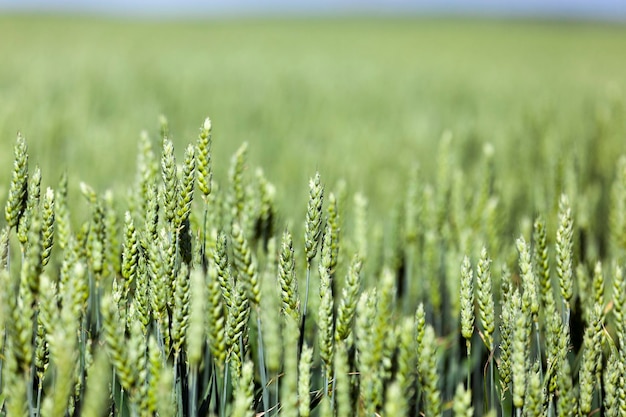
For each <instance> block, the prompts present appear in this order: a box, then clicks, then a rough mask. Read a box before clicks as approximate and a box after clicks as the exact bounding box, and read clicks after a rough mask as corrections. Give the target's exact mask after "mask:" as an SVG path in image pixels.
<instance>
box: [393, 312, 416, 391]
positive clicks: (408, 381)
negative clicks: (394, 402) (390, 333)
mask: <svg viewBox="0 0 626 417" xmlns="http://www.w3.org/2000/svg"><path fill="white" fill-rule="evenodd" d="M396 337H397V338H398V354H397V362H398V370H397V371H396V376H395V377H396V382H397V383H398V384H399V385H400V389H401V392H402V395H403V397H404V398H411V397H412V396H413V391H414V384H415V369H416V358H417V353H416V352H417V351H416V346H415V320H414V318H413V317H411V316H409V317H405V318H404V319H403V320H402V322H401V323H399V324H398V325H397V328H396Z"/></svg>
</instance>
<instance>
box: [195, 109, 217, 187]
mask: <svg viewBox="0 0 626 417" xmlns="http://www.w3.org/2000/svg"><path fill="white" fill-rule="evenodd" d="M211 133H212V126H211V119H209V118H208V117H207V118H206V119H204V123H202V127H201V128H200V134H199V135H198V140H197V142H196V162H197V168H198V188H199V189H200V192H202V195H203V198H205V199H206V198H207V197H208V195H209V194H211V187H212V182H213V170H212V166H211V144H212V143H213V140H212V138H211Z"/></svg>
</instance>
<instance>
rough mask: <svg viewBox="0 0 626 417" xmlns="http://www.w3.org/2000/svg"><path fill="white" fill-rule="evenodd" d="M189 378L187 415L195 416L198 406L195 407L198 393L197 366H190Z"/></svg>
mask: <svg viewBox="0 0 626 417" xmlns="http://www.w3.org/2000/svg"><path fill="white" fill-rule="evenodd" d="M190 378H191V383H190V384H189V385H190V388H189V415H190V416H191V417H197V415H198V409H197V408H198V407H197V401H196V398H197V394H198V384H197V382H198V367H197V366H192V367H191V369H190Z"/></svg>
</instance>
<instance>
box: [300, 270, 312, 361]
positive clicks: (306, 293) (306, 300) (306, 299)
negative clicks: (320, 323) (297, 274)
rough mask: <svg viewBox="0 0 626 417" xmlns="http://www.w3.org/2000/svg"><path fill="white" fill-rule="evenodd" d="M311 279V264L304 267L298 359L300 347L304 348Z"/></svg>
mask: <svg viewBox="0 0 626 417" xmlns="http://www.w3.org/2000/svg"><path fill="white" fill-rule="evenodd" d="M310 279H311V264H310V263H307V266H306V289H305V290H304V307H303V308H302V324H300V339H299V340H298V358H299V357H300V353H301V352H302V346H304V330H305V326H306V310H307V308H306V307H307V304H309V280H310Z"/></svg>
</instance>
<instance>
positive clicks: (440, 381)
mask: <svg viewBox="0 0 626 417" xmlns="http://www.w3.org/2000/svg"><path fill="white" fill-rule="evenodd" d="M211 144H212V139H211V122H210V120H209V119H206V120H205V121H204V123H203V124H202V127H201V128H200V134H199V137H198V139H197V142H196V143H195V144H194V145H189V146H188V147H187V149H186V151H185V154H184V161H182V164H180V165H177V163H176V160H175V156H174V147H173V144H172V141H171V140H170V138H169V132H168V127H167V122H166V121H165V120H163V121H162V125H161V136H160V145H161V146H160V151H161V156H160V163H159V159H158V157H157V155H156V154H155V147H154V146H153V144H152V141H151V140H150V138H149V137H148V136H147V135H142V136H141V140H140V146H139V154H138V166H137V177H136V179H135V181H134V182H133V184H132V185H131V192H130V193H129V197H128V198H127V199H123V203H121V202H120V201H122V200H117V199H116V198H115V197H114V195H113V193H111V192H105V193H103V194H99V193H97V192H95V191H94V190H93V189H92V188H91V187H90V186H88V185H86V184H81V187H80V189H81V191H82V194H83V195H84V197H85V199H86V203H85V204H86V205H87V206H88V207H89V218H88V219H87V220H86V221H85V222H84V223H82V225H81V226H80V227H75V228H73V227H72V225H73V224H78V223H77V222H76V221H75V219H74V220H73V221H71V220H70V207H68V179H67V176H63V177H62V179H61V181H60V183H59V184H58V187H56V189H55V190H53V189H51V188H48V189H46V190H45V191H43V192H42V191H41V190H40V184H41V173H40V171H39V170H38V169H34V170H32V171H31V170H29V165H28V152H27V146H26V141H25V140H24V138H23V137H21V136H18V138H17V143H16V145H15V162H14V165H13V172H12V180H11V183H10V187H9V191H8V196H7V201H6V206H5V218H6V226H4V227H3V229H2V231H1V235H0V330H1V332H2V334H1V337H0V343H1V345H0V351H1V353H2V355H1V357H0V366H1V380H0V384H1V387H0V404H1V409H0V411H1V414H2V415H6V416H30V417H36V416H40V415H41V416H44V417H47V416H78V415H82V416H103V415H111V416H155V415H158V416H162V417H165V416H192V417H196V416H206V415H210V416H220V417H223V416H227V415H229V416H255V415H281V416H294V417H295V416H301V417H306V416H309V415H314V416H315V415H317V416H338V417H344V416H351V415H358V416H375V415H385V416H420V415H424V416H438V415H454V416H472V415H486V414H487V413H489V414H490V415H493V416H496V415H503V416H509V415H514V416H522V415H524V416H574V415H577V416H587V415H594V414H595V415H603V416H624V415H626V379H625V375H626V369H625V367H626V317H624V314H625V308H626V280H625V279H624V276H623V272H622V268H621V266H620V259H621V257H622V255H620V254H621V253H622V252H621V251H620V250H623V248H624V247H626V239H624V237H625V236H626V214H625V213H626V211H625V210H626V159H620V161H619V163H618V165H617V170H616V176H615V180H614V184H613V188H612V194H611V216H610V219H609V220H610V224H611V231H612V232H611V242H608V243H607V245H610V247H611V251H610V253H611V256H610V257H608V256H604V258H603V259H602V262H603V263H602V262H600V258H601V257H600V254H601V253H605V252H606V250H605V249H602V248H601V247H600V246H601V245H598V244H596V245H595V246H594V245H593V244H591V243H589V242H582V241H581V240H582V238H583V237H584V236H585V234H584V233H583V231H584V230H583V229H582V228H579V227H577V226H575V225H574V216H573V211H572V210H573V209H572V206H571V203H570V201H569V200H568V197H567V196H566V195H565V194H561V193H559V194H560V195H559V196H558V198H557V199H556V201H555V210H554V212H553V213H546V214H545V217H541V216H539V217H537V218H536V220H534V221H526V223H524V224H522V227H521V229H522V233H521V235H520V237H519V238H518V239H516V240H514V239H513V240H514V243H515V245H513V244H512V243H511V244H510V245H509V244H507V243H506V242H504V240H506V239H508V238H506V237H505V234H503V233H501V230H502V226H501V224H502V216H503V214H502V211H503V208H502V206H501V204H500V203H499V199H498V195H497V193H496V192H495V191H494V189H493V187H492V186H491V184H492V183H493V176H494V167H493V163H492V158H493V149H491V148H490V147H488V146H487V147H486V148H485V152H484V155H483V159H484V161H483V162H484V173H483V174H484V175H483V179H482V182H481V183H479V184H478V185H477V186H476V187H470V189H469V194H468V192H467V186H466V185H465V184H464V183H463V182H462V178H459V177H458V176H455V175H452V174H451V170H450V169H449V155H450V152H451V138H450V137H449V136H448V135H444V137H443V138H442V139H441V142H440V156H439V172H438V173H437V183H436V186H434V187H433V186H431V185H429V184H426V183H425V181H422V180H421V177H420V174H419V171H418V170H416V171H415V172H414V173H413V175H412V176H411V178H410V180H409V182H408V186H407V187H406V196H404V197H403V199H402V200H403V203H402V205H401V207H400V208H398V209H397V210H395V211H394V213H395V214H394V215H393V216H392V221H391V223H392V225H391V227H390V228H389V230H388V231H385V232H382V231H381V228H380V227H379V226H376V225H375V224H374V222H372V221H371V219H370V218H368V214H367V213H368V202H367V199H366V198H365V197H364V196H363V195H362V194H359V193H357V194H356V195H354V198H353V199H348V198H347V194H348V193H347V192H346V187H345V186H342V184H339V185H337V187H336V189H335V190H334V192H328V191H327V190H326V189H325V187H324V184H323V181H322V179H321V177H320V175H319V174H317V173H316V174H315V175H314V177H313V178H312V179H311V180H310V183H309V199H308V205H306V212H305V213H304V207H305V204H306V202H305V201H303V204H302V207H303V214H304V216H303V219H304V222H303V226H302V227H291V226H285V225H279V224H278V218H279V216H278V215H277V209H276V202H275V187H274V186H273V185H272V184H271V183H270V182H269V181H268V180H267V179H266V178H265V176H264V174H263V172H262V171H261V170H257V171H255V172H254V175H252V174H251V171H250V170H248V169H247V161H246V153H247V146H246V145H243V146H242V147H241V148H240V149H239V150H238V151H237V152H236V154H235V155H234V156H233V159H232V161H231V165H230V170H229V176H228V181H224V186H222V187H218V184H217V181H215V180H214V179H213V178H212V161H211ZM468 195H471V196H473V198H471V199H468V198H467V196H468ZM194 197H195V198H194ZM121 205H123V206H124V207H125V208H128V210H127V211H126V212H125V214H124V215H121V213H120V212H118V207H119V206H121ZM290 229H292V230H293V231H296V232H297V234H292V232H291V231H290ZM551 229H554V230H551ZM583 252H584V253H585V254H584V255H581V253H583ZM594 256H595V258H596V260H597V263H595V262H594V263H593V264H592V265H589V262H588V259H592V258H593V257H594ZM492 259H493V260H492ZM598 413H599V414H598Z"/></svg>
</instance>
